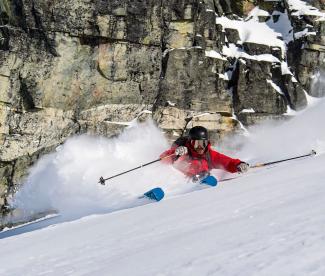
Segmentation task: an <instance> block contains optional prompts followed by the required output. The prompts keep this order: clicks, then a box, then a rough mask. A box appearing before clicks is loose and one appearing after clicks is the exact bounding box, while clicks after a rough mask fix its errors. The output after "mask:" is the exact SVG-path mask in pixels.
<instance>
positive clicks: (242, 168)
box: [237, 162, 249, 173]
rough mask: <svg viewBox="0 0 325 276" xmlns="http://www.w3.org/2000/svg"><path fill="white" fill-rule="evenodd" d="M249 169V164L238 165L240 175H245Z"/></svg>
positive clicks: (241, 163)
mask: <svg viewBox="0 0 325 276" xmlns="http://www.w3.org/2000/svg"><path fill="white" fill-rule="evenodd" d="M248 169H249V164H247V163H246V162H240V163H239V164H238V165H237V172H239V173H245V172H247V171H248Z"/></svg>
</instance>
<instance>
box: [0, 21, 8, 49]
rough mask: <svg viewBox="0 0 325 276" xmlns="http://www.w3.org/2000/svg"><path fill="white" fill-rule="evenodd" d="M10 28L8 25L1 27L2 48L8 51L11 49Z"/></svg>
mask: <svg viewBox="0 0 325 276" xmlns="http://www.w3.org/2000/svg"><path fill="white" fill-rule="evenodd" d="M9 39H10V35H9V30H8V28H7V27H6V26H4V27H0V50H3V51H8V50H9Z"/></svg>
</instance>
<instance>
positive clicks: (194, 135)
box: [188, 126, 209, 140]
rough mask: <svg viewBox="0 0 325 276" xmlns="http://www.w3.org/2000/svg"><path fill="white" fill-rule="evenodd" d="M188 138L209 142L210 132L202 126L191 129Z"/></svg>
mask: <svg viewBox="0 0 325 276" xmlns="http://www.w3.org/2000/svg"><path fill="white" fill-rule="evenodd" d="M188 136H189V138H190V139H191V140H208V139H209V138H208V130H207V129H206V128H205V127H202V126H195V127H192V128H191V129H190V132H189V133H188Z"/></svg>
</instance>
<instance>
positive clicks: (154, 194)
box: [143, 187, 165, 201]
mask: <svg viewBox="0 0 325 276" xmlns="http://www.w3.org/2000/svg"><path fill="white" fill-rule="evenodd" d="M143 196H144V197H147V198H149V199H152V200H155V201H160V200H162V199H163V198H164V196H165V193H164V191H163V189H161V188H159V187H157V188H154V189H151V190H149V191H148V192H145V193H144V194H143Z"/></svg>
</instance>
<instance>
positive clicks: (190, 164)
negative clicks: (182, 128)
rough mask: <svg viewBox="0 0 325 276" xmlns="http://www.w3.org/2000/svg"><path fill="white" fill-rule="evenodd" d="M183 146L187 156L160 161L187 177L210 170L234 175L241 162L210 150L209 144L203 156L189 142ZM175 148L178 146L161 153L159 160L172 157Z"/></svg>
mask: <svg viewBox="0 0 325 276" xmlns="http://www.w3.org/2000/svg"><path fill="white" fill-rule="evenodd" d="M184 146H185V147H187V149H188V154H186V155H183V156H180V157H177V156H175V155H173V156H171V157H167V158H165V159H162V162H164V163H166V164H173V165H174V167H176V168H177V169H178V170H180V171H181V172H183V173H184V174H185V175H187V176H189V177H193V176H195V175H198V174H204V173H207V172H209V171H210V170H211V169H224V170H226V171H228V172H231V173H235V172H237V171H238V170H237V166H238V165H239V163H241V162H242V161H241V160H239V159H233V158H231V157H228V156H226V155H223V154H221V153H219V152H217V151H215V150H213V149H211V144H210V143H208V146H207V147H206V149H205V152H204V153H203V154H198V153H197V152H196V151H195V150H194V149H193V147H192V145H191V143H190V142H189V141H187V142H186V144H185V145H184ZM177 147H178V145H173V146H172V147H171V148H170V149H169V150H167V151H165V152H163V153H162V154H161V155H160V158H164V157H166V156H168V155H172V154H173V153H174V152H175V150H176V148H177Z"/></svg>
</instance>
